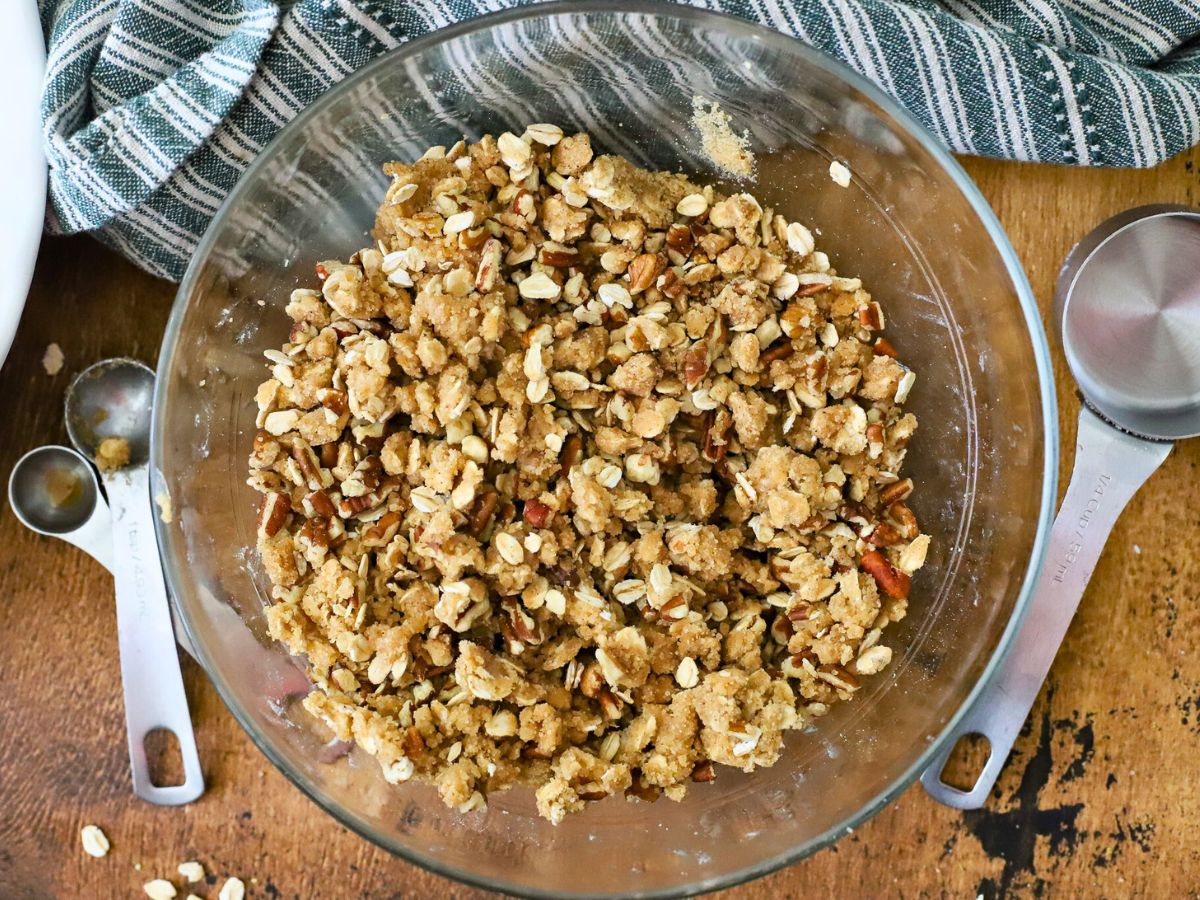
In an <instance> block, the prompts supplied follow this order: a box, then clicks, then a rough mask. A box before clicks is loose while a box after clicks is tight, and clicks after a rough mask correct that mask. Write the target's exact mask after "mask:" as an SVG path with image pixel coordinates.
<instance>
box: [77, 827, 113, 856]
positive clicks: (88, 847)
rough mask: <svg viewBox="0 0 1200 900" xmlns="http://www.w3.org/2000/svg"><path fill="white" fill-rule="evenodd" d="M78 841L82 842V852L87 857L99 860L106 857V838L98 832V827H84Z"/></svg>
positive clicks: (107, 845) (107, 844)
mask: <svg viewBox="0 0 1200 900" xmlns="http://www.w3.org/2000/svg"><path fill="white" fill-rule="evenodd" d="M79 840H80V841H82V842H83V851H84V852H85V853H86V854H87V855H88V856H94V857H96V859H100V858H102V857H104V856H107V855H108V848H109V843H108V836H107V835H106V834H105V833H104V832H103V831H101V830H100V826H99V825H84V826H83V828H82V829H81V830H80V832H79Z"/></svg>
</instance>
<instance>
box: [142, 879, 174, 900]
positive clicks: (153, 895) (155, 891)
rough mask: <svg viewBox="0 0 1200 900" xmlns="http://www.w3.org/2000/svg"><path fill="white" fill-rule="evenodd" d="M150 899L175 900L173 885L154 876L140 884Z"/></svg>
mask: <svg viewBox="0 0 1200 900" xmlns="http://www.w3.org/2000/svg"><path fill="white" fill-rule="evenodd" d="M142 890H143V891H145V892H146V896H147V897H149V898H150V900H175V885H173V884H171V882H169V881H167V880H166V879H164V878H155V879H154V880H153V881H147V882H146V883H145V884H144V885H142Z"/></svg>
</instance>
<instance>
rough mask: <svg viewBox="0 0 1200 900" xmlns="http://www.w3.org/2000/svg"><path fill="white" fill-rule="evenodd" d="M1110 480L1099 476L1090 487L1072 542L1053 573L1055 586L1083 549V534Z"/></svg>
mask: <svg viewBox="0 0 1200 900" xmlns="http://www.w3.org/2000/svg"><path fill="white" fill-rule="evenodd" d="M1112 479H1113V477H1112V476H1111V475H1101V476H1100V477H1099V478H1097V479H1096V483H1095V484H1094V485H1093V486H1092V495H1091V496H1090V497H1088V501H1087V503H1086V504H1085V505H1084V507H1083V512H1081V513H1080V514H1079V518H1078V519H1077V520H1076V522H1075V533H1074V534H1073V535H1072V536H1071V538H1072V540H1071V543H1070V544H1069V545H1068V546H1067V552H1066V554H1065V555H1064V556H1063V559H1062V561H1061V562H1059V563H1058V564H1057V567H1056V569H1055V571H1054V581H1055V583H1056V584H1059V583H1061V582H1062V581H1063V580H1064V579H1065V578H1066V575H1067V571H1068V570H1069V569H1070V568H1071V566H1073V565H1075V562H1076V560H1078V559H1079V551H1080V550H1081V549H1082V548H1083V533H1084V532H1085V531H1086V530H1087V528H1088V526H1089V525H1091V524H1092V516H1094V515H1095V514H1096V510H1098V509H1099V508H1100V503H1101V501H1102V500H1103V499H1104V492H1105V491H1106V490H1107V489H1108V485H1109V484H1110V483H1111V482H1112Z"/></svg>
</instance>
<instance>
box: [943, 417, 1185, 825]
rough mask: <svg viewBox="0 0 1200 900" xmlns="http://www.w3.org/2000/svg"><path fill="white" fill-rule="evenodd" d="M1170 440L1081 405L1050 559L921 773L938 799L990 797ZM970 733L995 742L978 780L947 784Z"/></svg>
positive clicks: (968, 805) (960, 801)
mask: <svg viewBox="0 0 1200 900" xmlns="http://www.w3.org/2000/svg"><path fill="white" fill-rule="evenodd" d="M1172 446H1173V445H1171V444H1169V443H1158V442H1154V441H1146V440H1142V439H1140V438H1135V437H1132V436H1130V435H1128V434H1125V433H1123V432H1120V431H1117V430H1116V429H1115V428H1113V427H1112V426H1110V425H1108V424H1106V423H1105V422H1104V421H1102V420H1101V419H1100V418H1099V417H1098V416H1097V415H1096V414H1095V413H1093V412H1091V410H1089V409H1087V408H1086V407H1085V408H1084V409H1082V410H1081V411H1080V413H1079V436H1078V443H1077V447H1076V453H1075V469H1074V471H1073V472H1072V473H1071V483H1070V485H1069V486H1068V487H1067V493H1066V496H1065V497H1064V498H1063V503H1062V507H1061V508H1060V509H1059V511H1058V516H1057V517H1056V518H1055V520H1054V527H1053V528H1052V529H1051V531H1050V542H1049V546H1048V547H1047V550H1046V558H1045V560H1044V562H1043V564H1042V569H1041V573H1040V574H1039V576H1038V581H1037V586H1036V588H1035V589H1034V593H1033V596H1032V597H1031V598H1030V602H1029V609H1028V611H1027V612H1026V614H1025V619H1024V621H1023V622H1022V623H1021V624H1020V630H1019V631H1018V633H1017V635H1016V637H1015V638H1014V639H1013V643H1012V647H1011V648H1010V649H1009V653H1008V655H1007V656H1006V657H1005V658H1004V660H1003V661H1002V662H1001V663H1000V666H999V667H998V668H997V669H996V671H995V673H993V675H992V678H991V680H990V681H989V682H988V685H987V687H986V688H985V689H984V690H983V692H982V693H981V694H980V696H979V698H978V699H977V700H976V701H975V703H974V704H973V705H972V707H971V709H970V711H969V712H968V713H967V714H966V716H964V717H963V719H962V721H960V722H959V723H958V725H957V726H955V728H954V730H953V734H952V735H950V736H947V739H946V742H945V746H944V748H943V750H942V752H941V753H939V754H938V756H937V757H935V759H934V760H933V762H932V764H931V765H930V766H929V768H928V769H926V770H925V773H924V774H923V775H922V776H921V783H922V784H923V785H924V786H925V790H926V791H928V792H929V794H930V795H931V796H932V797H933V798H934V799H935V800H937V801H938V802H940V803H943V804H945V805H947V806H953V807H955V808H957V809H978V808H979V807H980V806H982V805H983V804H984V801H986V800H987V797H988V794H989V793H990V792H991V789H992V786H993V785H994V784H995V783H996V779H997V778H998V777H999V775H1000V770H1001V769H1002V768H1003V767H1004V762H1005V760H1006V759H1007V758H1008V754H1009V751H1010V750H1012V746H1013V743H1014V742H1015V741H1016V738H1017V735H1018V734H1019V733H1020V731H1021V726H1022V725H1023V724H1024V723H1025V719H1026V718H1027V717H1028V716H1029V710H1030V709H1031V708H1032V707H1033V702H1034V700H1036V699H1037V695H1038V692H1039V691H1040V690H1041V686H1042V682H1043V681H1045V679H1046V674H1047V673H1048V672H1049V671H1050V665H1051V663H1053V662H1054V657H1055V655H1056V654H1057V653H1058V648H1059V646H1060V645H1061V644H1062V641H1063V638H1064V637H1065V636H1066V633H1067V627H1068V626H1069V625H1070V624H1071V619H1072V618H1073V617H1074V615H1075V610H1076V609H1077V608H1078V606H1079V601H1080V599H1081V598H1082V597H1083V592H1084V589H1085V588H1087V584H1088V581H1089V580H1090V579H1091V577H1092V571H1093V570H1094V569H1095V568H1096V562H1097V560H1099V558H1100V553H1101V551H1103V549H1104V544H1105V542H1106V541H1107V540H1108V535H1109V533H1110V532H1111V531H1112V527H1113V525H1114V524H1115V523H1116V521H1117V517H1118V516H1119V515H1120V514H1121V510H1122V509H1124V508H1125V504H1126V503H1128V502H1129V499H1130V498H1131V497H1132V496H1133V495H1134V494H1135V493H1136V492H1137V489H1138V488H1139V487H1141V486H1142V484H1143V483H1145V481H1146V479H1147V478H1149V477H1150V475H1151V474H1152V473H1153V472H1154V470H1155V469H1157V468H1158V467H1159V466H1160V465H1162V463H1163V460H1165V459H1166V458H1167V455H1168V454H1169V453H1170V452H1171V447H1172ZM965 734H981V735H983V736H984V737H986V738H987V739H988V742H989V743H990V745H991V754H990V756H989V757H988V760H987V762H986V763H985V764H984V767H983V771H982V773H981V774H980V776H979V780H978V781H976V782H975V785H974V787H972V788H971V789H970V790H966V791H964V790H960V789H958V788H955V787H952V786H950V785H948V784H946V783H945V782H944V781H943V780H942V777H941V776H942V770H943V768H944V767H945V765H946V760H947V759H948V758H949V756H950V753H951V752H952V751H953V750H954V747H955V744H956V743H957V739H958V738H959V737H961V736H962V735H965Z"/></svg>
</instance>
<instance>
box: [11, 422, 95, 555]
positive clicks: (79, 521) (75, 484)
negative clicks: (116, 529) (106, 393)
mask: <svg viewBox="0 0 1200 900" xmlns="http://www.w3.org/2000/svg"><path fill="white" fill-rule="evenodd" d="M8 501H9V505H10V506H12V510H13V512H14V513H15V514H16V516H17V518H18V519H19V520H20V521H21V524H22V525H24V526H25V527H26V528H28V529H29V530H30V531H36V532H37V533H38V534H44V535H46V536H47V537H56V538H61V539H62V540H64V541H66V542H67V543H70V544H74V545H75V546H76V547H78V548H79V549H80V550H82V551H84V552H85V553H87V554H88V555H89V556H91V557H92V559H94V560H96V562H98V563H100V565H102V566H104V568H106V569H108V570H109V571H110V572H111V571H112V568H113V561H112V520H111V519H110V517H109V514H108V505H107V504H106V503H105V502H104V498H103V497H101V496H100V483H99V482H98V481H96V471H95V469H93V468H92V464H91V463H90V462H88V461H87V460H86V459H85V458H84V457H83V456H81V455H80V454H79V453H77V452H75V451H74V450H71V449H70V448H69V447H58V446H54V445H51V446H48V447H38V448H37V449H36V450H30V451H29V452H28V453H26V454H25V455H24V456H22V457H21V458H20V459H19V460H17V464H16V465H15V466H13V470H12V474H11V475H9V477H8Z"/></svg>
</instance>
